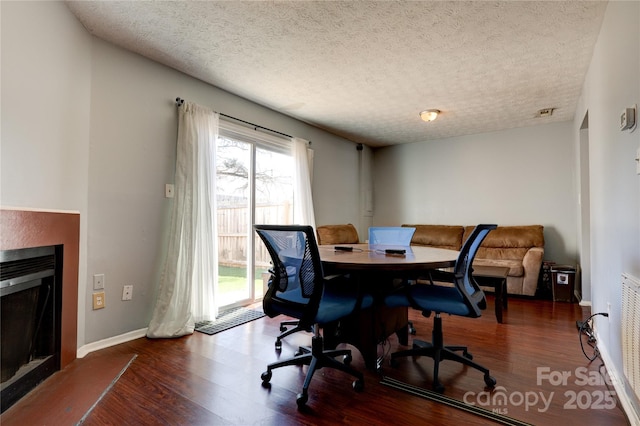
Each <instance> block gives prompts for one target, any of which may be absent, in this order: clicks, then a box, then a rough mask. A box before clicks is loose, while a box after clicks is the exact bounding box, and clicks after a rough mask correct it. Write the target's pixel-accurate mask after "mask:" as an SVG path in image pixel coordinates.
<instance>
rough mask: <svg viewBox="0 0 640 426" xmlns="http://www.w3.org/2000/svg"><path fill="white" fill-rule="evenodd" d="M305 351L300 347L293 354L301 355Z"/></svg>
mask: <svg viewBox="0 0 640 426" xmlns="http://www.w3.org/2000/svg"><path fill="white" fill-rule="evenodd" d="M303 353H304V351H303V350H302V349H300V348H298V350H297V351H295V352H294V353H293V356H300V355H302V354H303Z"/></svg>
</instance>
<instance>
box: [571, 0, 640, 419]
mask: <svg viewBox="0 0 640 426" xmlns="http://www.w3.org/2000/svg"><path fill="white" fill-rule="evenodd" d="M639 76H640V3H639V2H618V1H614V2H609V4H608V6H607V11H606V15H605V18H604V21H603V23H602V28H601V30H600V35H599V37H598V42H597V44H596V47H595V50H594V54H593V58H592V60H591V64H590V66H589V71H588V74H587V78H586V80H585V84H584V87H583V91H582V97H581V99H580V102H579V103H578V107H577V111H576V119H575V122H574V133H575V140H576V144H579V140H580V136H579V127H580V124H581V122H582V118H583V117H584V116H585V114H586V113H587V112H588V115H589V130H588V132H589V136H588V139H589V170H590V176H589V178H590V188H591V191H590V206H591V208H590V213H591V218H590V222H591V229H590V234H591V254H592V270H591V277H592V279H591V292H592V294H591V298H592V301H593V302H592V312H607V311H608V306H607V304H611V314H610V316H609V318H608V319H607V318H603V317H597V322H596V326H597V327H596V331H597V333H598V347H601V348H604V349H602V351H603V352H604V355H605V356H606V358H607V360H608V361H609V362H608V363H607V369H608V370H609V371H610V372H611V374H613V375H615V376H617V377H618V378H621V377H623V364H622V351H621V304H622V299H621V284H620V282H621V278H620V277H621V274H622V273H623V272H626V273H629V274H632V275H634V276H636V277H640V176H639V175H637V174H636V171H635V168H636V162H635V160H634V159H635V158H636V155H635V154H636V150H637V149H638V148H640V128H636V130H635V131H634V132H629V131H625V132H622V131H620V128H619V122H620V121H619V120H620V114H621V112H622V110H623V108H626V107H629V106H632V105H634V104H638V105H640V77H639ZM632 399H633V398H632ZM639 405H640V404H639ZM632 423H633V422H632Z"/></svg>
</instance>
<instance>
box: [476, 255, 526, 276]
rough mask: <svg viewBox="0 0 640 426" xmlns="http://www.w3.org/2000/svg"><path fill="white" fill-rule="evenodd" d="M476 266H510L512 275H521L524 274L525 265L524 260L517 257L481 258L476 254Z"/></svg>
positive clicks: (510, 274)
mask: <svg viewBox="0 0 640 426" xmlns="http://www.w3.org/2000/svg"><path fill="white" fill-rule="evenodd" d="M473 265H474V266H502V267H504V268H509V276H510V277H521V276H523V275H524V265H523V264H522V261H520V260H515V259H481V258H478V257H477V256H476V258H475V260H474V261H473Z"/></svg>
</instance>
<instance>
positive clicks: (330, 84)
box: [67, 1, 606, 147]
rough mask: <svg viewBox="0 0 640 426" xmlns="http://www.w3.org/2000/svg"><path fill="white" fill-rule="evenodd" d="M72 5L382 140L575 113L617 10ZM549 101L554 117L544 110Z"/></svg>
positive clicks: (258, 95)
mask: <svg viewBox="0 0 640 426" xmlns="http://www.w3.org/2000/svg"><path fill="white" fill-rule="evenodd" d="M67 4H68V6H69V8H70V9H71V11H72V12H73V13H74V14H75V15H76V16H77V17H78V19H79V20H80V21H81V22H82V24H83V25H84V26H85V27H86V28H87V29H88V30H89V31H90V32H91V33H92V34H93V35H95V36H97V37H99V38H102V39H104V40H107V41H109V42H111V43H113V44H115V45H118V46H121V47H123V48H125V49H127V50H130V51H133V52H136V53H138V54H140V55H142V56H145V57H147V58H150V59H152V60H154V61H157V62H160V63H162V64H165V65H167V66H169V67H172V68H175V69H177V70H179V71H182V72H184V73H186V74H189V75H191V76H193V77H196V78H198V79H200V80H203V81H205V82H208V83H210V84H212V85H214V86H217V87H220V88H222V89H225V90H227V91H229V92H231V93H234V94H236V95H239V96H241V97H243V98H246V99H249V100H251V101H254V102H256V103H258V104H261V105H264V106H266V107H269V108H271V109H273V110H276V111H280V112H282V113H284V114H287V115H289V116H292V117H295V118H297V119H300V120H302V121H305V122H308V123H311V124H313V125H315V126H317V127H320V128H323V129H326V130H328V131H330V132H332V133H335V134H337V135H340V136H343V137H346V138H348V139H351V140H353V141H356V142H362V143H365V144H367V145H370V146H374V147H375V146H385V145H394V144H400V143H410V142H419V141H425V140H430V139H438V138H446V137H451V136H459V135H465V134H476V133H483V132H489V131H495V130H502V129H507V128H514V127H524V126H533V125H536V124H542V123H549V122H556V121H567V120H571V119H572V118H573V114H574V112H575V107H576V104H577V100H578V97H579V95H580V89H581V87H582V84H583V81H584V76H585V73H586V70H587V67H588V65H589V61H590V59H591V55H592V52H593V46H594V43H595V41H596V38H597V35H598V32H599V30H600V25H601V22H602V18H603V15H604V11H605V8H606V2H600V1H533V2H526V1H504V2H492V1H491V2H490V1H471V2H463V1H418V2H415V1H412V2H391V1H376V2H373V1H257V2H256V1H251V2H249V1H199V2H195V1H181V2H179V1H169V2H164V1H155V2H146V1H145V2H142V1H124V2H120V1H80V2H76V1H70V2H67ZM172 95H176V94H169V93H168V94H167V96H172ZM178 95H179V94H178ZM549 107H551V108H555V110H554V113H553V115H552V116H551V117H545V118H541V117H537V111H538V110H540V109H543V108H549ZM429 108H437V109H440V110H442V114H441V116H440V117H439V118H438V119H437V120H436V121H434V122H431V123H425V122H423V121H421V120H420V119H419V117H418V113H419V112H420V111H422V110H424V109H429ZM220 112H224V111H220ZM239 118H243V117H239ZM258 124H260V123H258Z"/></svg>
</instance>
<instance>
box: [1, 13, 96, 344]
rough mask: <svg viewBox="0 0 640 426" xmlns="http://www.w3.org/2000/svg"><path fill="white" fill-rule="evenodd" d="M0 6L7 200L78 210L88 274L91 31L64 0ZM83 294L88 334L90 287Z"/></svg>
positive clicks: (16, 204)
mask: <svg viewBox="0 0 640 426" xmlns="http://www.w3.org/2000/svg"><path fill="white" fill-rule="evenodd" d="M0 13H1V15H2V16H1V19H2V23H1V29H2V49H1V52H2V53H1V54H2V83H1V85H2V98H1V99H2V121H1V123H2V139H1V141H0V155H1V167H0V168H1V172H0V181H1V183H0V205H2V206H6V207H9V206H13V207H24V208H35V209H41V208H42V209H53V210H71V211H79V212H80V276H81V277H84V275H85V274H86V256H87V254H86V252H87V250H86V247H87V202H88V193H87V183H88V170H89V157H88V152H89V110H90V108H89V107H90V94H91V92H90V90H91V88H90V81H91V37H90V36H89V35H88V34H87V32H86V30H85V29H84V28H83V27H82V25H80V23H79V22H78V21H77V20H76V19H75V17H73V16H72V15H71V14H70V13H69V11H68V10H67V8H66V7H65V6H63V5H62V4H61V3H53V2H11V1H2V2H0ZM82 282H84V280H82ZM78 297H79V298H80V301H79V318H78V340H79V341H82V340H83V339H84V325H83V323H84V309H85V305H84V301H83V299H84V297H85V292H84V287H83V286H81V288H80V289H79V294H78Z"/></svg>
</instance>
